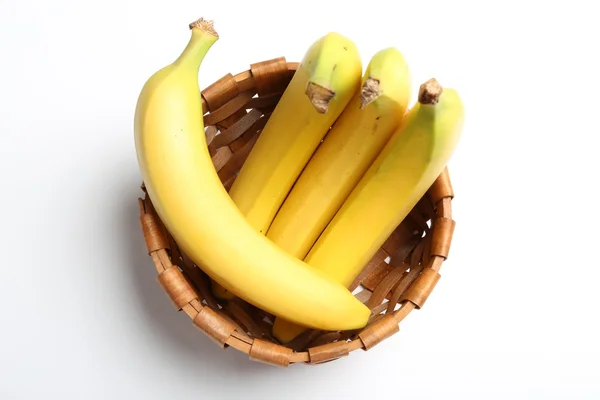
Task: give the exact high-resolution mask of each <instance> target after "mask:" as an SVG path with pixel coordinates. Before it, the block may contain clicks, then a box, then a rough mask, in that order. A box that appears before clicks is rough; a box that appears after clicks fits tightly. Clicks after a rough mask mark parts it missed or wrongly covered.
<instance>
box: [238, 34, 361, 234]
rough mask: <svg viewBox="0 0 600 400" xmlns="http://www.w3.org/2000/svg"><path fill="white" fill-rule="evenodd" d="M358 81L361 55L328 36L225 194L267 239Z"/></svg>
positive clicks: (306, 60)
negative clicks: (294, 187)
mask: <svg viewBox="0 0 600 400" xmlns="http://www.w3.org/2000/svg"><path fill="white" fill-rule="evenodd" d="M361 77H362V64H361V59H360V55H359V53H358V49H357V48H356V46H355V44H354V43H353V42H352V41H351V40H349V39H348V38H346V37H344V36H342V35H340V34H338V33H336V32H330V33H328V34H326V35H325V36H323V37H321V38H319V39H318V40H317V41H315V42H314V43H313V44H312V45H311V46H310V47H309V49H308V50H307V52H306V53H305V55H304V57H303V59H302V61H301V63H300V65H299V67H298V69H297V70H296V73H295V74H294V76H293V78H292V80H291V81H290V83H289V85H288V87H287V88H286V90H285V92H284V93H283V95H282V97H281V99H280V100H279V102H278V104H277V106H276V108H275V110H274V111H273V114H272V115H271V117H270V118H269V121H268V122H267V124H266V126H265V127H264V129H263V131H262V132H261V134H260V136H259V138H258V140H257V141H256V144H255V145H254V147H253V148H252V151H251V152H250V154H249V155H248V158H247V160H246V161H245V162H244V165H243V166H242V168H241V169H240V172H239V175H238V176H237V178H236V180H235V181H234V183H233V185H232V187H231V189H230V190H229V195H230V196H231V198H232V199H233V201H234V202H235V203H236V204H237V206H238V208H239V209H240V210H241V212H242V213H243V214H244V215H245V216H246V219H247V220H248V221H249V222H250V224H251V225H252V226H253V227H254V228H255V229H256V230H257V231H259V232H261V233H262V234H266V233H267V230H268V228H269V226H270V224H271V222H272V221H273V218H274V217H275V215H276V213H277V211H278V210H279V208H280V207H281V204H282V203H283V201H284V199H285V197H286V196H287V194H288V192H289V191H290V189H291V187H292V186H293V184H294V182H295V181H296V179H297V178H298V176H299V175H300V173H301V172H302V169H303V168H304V167H305V165H306V163H307V162H308V160H309V159H310V157H311V156H312V155H313V153H314V151H315V149H316V148H317V146H318V145H319V144H320V143H321V140H322V139H323V137H324V136H325V134H326V133H327V132H328V130H329V128H330V127H331V125H332V124H333V123H334V121H335V120H336V119H337V118H338V116H339V115H340V114H341V112H342V111H343V109H344V108H345V107H346V105H347V104H348V102H349V101H350V99H351V98H352V96H353V95H354V93H355V92H356V91H357V90H358V89H359V88H360V82H361Z"/></svg>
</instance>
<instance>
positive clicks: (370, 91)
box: [267, 47, 412, 259]
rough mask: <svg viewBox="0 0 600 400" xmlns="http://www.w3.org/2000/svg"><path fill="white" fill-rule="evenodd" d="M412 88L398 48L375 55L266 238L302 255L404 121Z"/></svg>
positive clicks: (405, 65)
mask: <svg viewBox="0 0 600 400" xmlns="http://www.w3.org/2000/svg"><path fill="white" fill-rule="evenodd" d="M411 90H412V89H411V80H410V74H409V68H408V65H407V63H406V61H405V59H404V57H403V56H402V54H401V53H400V52H399V51H398V50H396V49H395V48H393V47H392V48H387V49H383V50H381V51H379V52H377V53H376V54H375V55H373V57H372V58H371V61H370V62H369V65H368V66H367V69H366V71H365V74H364V75H363V78H362V90H359V91H357V92H356V94H355V95H354V97H353V98H352V100H351V102H350V103H349V104H348V106H347V107H346V108H345V109H344V111H343V112H342V114H341V115H340V117H339V118H338V119H337V120H336V122H335V125H334V126H333V128H332V129H331V130H330V131H329V133H328V134H327V136H326V137H325V139H324V141H323V143H322V144H321V146H319V148H318V149H317V151H316V152H315V154H314V155H313V157H312V158H311V159H310V161H309V162H308V164H307V166H306V168H305V169H304V170H303V171H302V173H301V174H300V177H299V178H298V180H297V182H296V183H295V184H294V186H293V188H292V190H291V192H290V193H289V195H288V197H287V198H286V199H285V201H284V203H283V205H282V206H281V208H280V209H279V211H278V213H277V215H276V216H275V219H274V220H273V223H272V224H271V227H270V228H269V230H268V231H267V237H268V238H269V239H271V240H272V241H273V242H275V244H277V245H278V246H279V247H281V248H283V249H284V250H285V251H287V252H288V253H291V254H292V255H294V256H295V257H298V258H300V259H304V257H305V256H306V254H307V253H308V251H309V250H310V248H311V246H312V245H313V244H314V242H315V241H316V239H317V237H318V236H319V234H320V233H321V232H322V231H323V229H324V228H325V227H326V226H327V223H328V222H329V221H330V219H331V218H332V217H333V215H334V214H335V212H336V211H337V210H338V209H339V207H340V206H341V205H342V203H343V201H344V200H345V199H346V197H347V196H348V195H349V194H350V191H351V190H352V189H353V188H354V186H355V185H356V184H357V182H358V180H359V179H360V178H361V176H362V175H363V174H364V173H365V171H366V170H367V168H368V167H369V165H370V164H371V163H372V162H373V160H374V159H375V157H376V156H377V154H378V153H379V152H380V151H381V149H382V148H383V146H384V145H385V143H386V141H387V140H388V139H389V137H390V136H391V134H392V133H393V132H394V130H395V128H396V127H397V126H398V125H399V124H400V122H401V121H402V118H403V117H404V114H405V112H406V109H407V107H408V103H409V101H410V95H411Z"/></svg>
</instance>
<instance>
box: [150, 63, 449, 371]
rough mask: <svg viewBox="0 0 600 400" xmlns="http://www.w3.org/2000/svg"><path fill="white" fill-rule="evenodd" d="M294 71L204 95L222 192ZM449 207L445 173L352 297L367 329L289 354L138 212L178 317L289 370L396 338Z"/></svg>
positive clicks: (226, 83)
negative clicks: (367, 314) (361, 306)
mask: <svg viewBox="0 0 600 400" xmlns="http://www.w3.org/2000/svg"><path fill="white" fill-rule="evenodd" d="M297 67H298V63H289V62H287V61H286V60H285V58H283V57H279V58H276V59H272V60H268V61H264V62H260V63H256V64H251V67H250V69H249V70H247V71H244V72H241V73H239V74H237V75H235V76H234V75H231V74H227V75H225V76H224V77H222V78H221V79H219V80H218V81H216V82H215V83H213V84H212V85H210V86H208V87H206V88H205V89H204V90H203V91H202V103H203V109H204V110H203V111H204V123H205V131H206V141H207V144H208V150H209V152H210V155H211V157H212V160H213V163H214V166H215V169H216V171H217V173H218V175H219V178H220V179H221V182H222V183H223V185H224V187H225V188H226V189H227V190H229V188H230V187H231V185H232V184H233V182H234V180H235V179H236V176H237V174H238V172H239V169H240V167H241V166H242V165H243V163H244V161H245V160H246V157H247V156H248V154H249V152H250V150H251V149H252V147H253V145H254V143H255V142H256V139H257V138H258V137H259V135H260V132H261V130H262V128H263V127H264V126H265V124H266V122H267V120H268V119H269V116H270V115H271V113H272V111H273V109H274V108H275V106H276V104H277V102H278V101H279V98H280V97H281V95H282V93H283V91H284V90H285V88H286V87H287V84H288V83H289V81H290V79H291V78H292V76H293V75H294V72H295V71H296V68H297ZM142 189H144V186H143V184H142ZM453 197H454V193H453V191H452V187H451V184H450V178H449V175H448V171H447V169H445V170H444V171H443V173H442V174H441V175H440V176H439V177H438V179H437V180H436V181H435V183H434V184H433V185H432V187H431V188H430V189H429V191H428V192H427V194H426V195H425V196H424V197H423V198H422V199H421V200H420V201H419V203H418V204H417V205H416V206H415V207H414V209H413V210H412V211H411V213H410V214H409V215H408V216H407V217H406V218H405V219H404V220H403V221H402V223H401V224H400V225H399V226H398V227H397V228H396V229H395V230H394V232H393V233H392V234H391V236H390V237H389V238H388V239H387V241H386V242H385V243H384V244H383V246H381V248H380V249H379V250H378V251H377V253H376V254H375V256H374V257H373V258H372V259H371V261H369V263H368V264H367V265H365V267H364V269H363V271H362V273H361V274H360V275H359V276H358V277H357V279H356V280H355V281H354V283H353V284H352V286H351V287H350V288H349V289H350V290H352V291H353V293H355V296H356V297H357V298H359V299H360V300H361V301H362V302H363V303H365V304H366V305H367V306H368V307H369V308H370V309H371V310H372V316H371V319H370V321H369V324H368V325H367V326H366V327H365V328H363V329H362V330H357V331H346V332H339V331H338V332H331V331H317V330H308V331H306V332H304V333H303V334H301V335H300V336H298V337H297V338H296V339H295V340H294V341H292V342H291V343H288V344H285V345H282V344H281V343H279V342H278V341H277V340H276V339H275V338H274V337H273V336H272V335H271V328H272V324H273V320H274V318H273V316H272V315H270V314H269V313H267V312H265V311H263V310H261V309H258V308H256V307H254V306H253V305H251V304H249V303H247V302H245V301H243V300H241V299H239V298H234V299H233V300H221V299H219V298H217V297H216V296H215V295H214V294H213V292H212V290H211V285H210V283H209V278H208V277H207V275H206V274H205V273H204V272H203V271H202V270H201V269H200V268H198V267H197V266H196V265H195V264H194V263H193V262H192V261H191V260H190V259H189V258H188V257H186V255H185V254H182V253H181V251H180V250H179V248H178V247H177V244H176V243H175V242H174V240H173V238H172V237H171V236H170V235H169V233H168V232H167V230H166V229H165V227H164V225H163V224H162V223H161V221H160V219H159V217H158V216H157V215H156V212H155V211H154V208H153V207H152V203H151V201H150V199H149V197H148V195H147V194H146V193H145V192H144V196H143V198H140V199H139V204H140V215H141V222H142V228H143V232H144V236H145V239H146V244H147V247H148V253H149V255H150V256H151V257H152V260H153V262H154V264H155V266H156V268H157V271H158V274H159V275H158V280H159V282H160V284H161V285H162V287H163V288H164V290H165V292H166V293H167V294H168V296H169V297H170V298H171V300H172V301H173V303H174V305H175V307H176V309H177V310H183V311H184V312H186V314H188V316H190V318H191V319H192V320H193V323H194V325H196V326H197V327H198V328H199V329H200V330H201V331H203V332H204V333H206V334H207V335H208V336H209V337H210V338H211V339H213V341H214V342H215V343H217V344H218V345H219V346H221V347H223V348H226V347H234V348H237V349H238V350H240V351H242V352H245V353H246V354H248V355H249V356H250V358H251V359H253V360H256V361H260V362H264V363H268V364H272V365H277V366H287V365H289V364H290V363H300V362H301V363H310V364H318V363H323V362H327V361H332V360H335V359H337V358H340V357H343V356H345V355H348V354H349V353H350V352H351V351H353V350H358V349H363V350H368V349H370V348H372V347H373V346H375V345H376V344H378V343H380V342H381V341H382V340H384V339H385V338H387V337H389V336H391V335H392V334H394V333H396V332H397V331H398V329H399V327H398V324H399V323H400V322H401V321H402V320H403V319H404V318H405V317H406V316H407V315H408V314H409V313H410V312H411V311H413V310H415V309H419V308H421V307H422V306H423V304H424V303H425V301H426V300H427V297H428V296H429V294H430V293H431V291H432V290H433V288H434V287H435V284H436V283H437V281H438V280H439V278H440V275H439V269H440V267H441V265H442V263H443V261H444V260H445V259H446V258H447V256H448V251H449V249H450V243H451V240H452V234H453V231H454V225H455V223H454V220H453V219H452V208H451V201H452V199H453Z"/></svg>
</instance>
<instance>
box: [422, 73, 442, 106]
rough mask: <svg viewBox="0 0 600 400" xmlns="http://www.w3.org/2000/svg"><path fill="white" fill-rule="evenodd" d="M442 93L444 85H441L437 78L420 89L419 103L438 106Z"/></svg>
mask: <svg viewBox="0 0 600 400" xmlns="http://www.w3.org/2000/svg"><path fill="white" fill-rule="evenodd" d="M442 91H443V89H442V85H440V83H439V82H438V81H437V80H436V79H435V78H431V79H429V80H428V81H427V82H424V83H423V84H421V86H420V87H419V103H421V104H430V105H434V104H437V102H438V101H439V100H440V95H441V94H442Z"/></svg>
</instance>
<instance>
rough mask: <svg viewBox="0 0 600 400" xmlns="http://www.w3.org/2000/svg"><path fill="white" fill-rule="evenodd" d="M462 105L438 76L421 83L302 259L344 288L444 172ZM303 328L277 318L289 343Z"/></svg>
mask: <svg viewBox="0 0 600 400" xmlns="http://www.w3.org/2000/svg"><path fill="white" fill-rule="evenodd" d="M463 120H464V107H463V103H462V101H461V99H460V97H459V95H458V93H457V92H456V91H455V90H453V89H444V90H443V93H442V88H441V86H440V85H439V84H438V82H437V81H435V80H434V79H432V80H430V81H427V82H426V83H424V84H423V85H421V87H420V91H419V102H418V103H417V104H416V105H415V106H414V107H413V108H412V109H411V110H410V111H409V112H408V114H407V115H406V117H405V119H404V121H403V122H402V124H401V126H400V127H399V128H398V129H397V130H396V131H395V132H394V133H393V135H392V137H391V138H390V140H389V141H388V143H387V144H386V145H385V147H384V149H383V150H382V151H381V153H380V154H379V155H378V157H377V158H376V159H375V161H374V162H373V164H372V165H371V166H370V167H369V169H368V170H367V172H366V173H365V175H364V176H363V177H362V178H361V179H360V181H359V183H358V185H357V186H356V188H354V190H353V191H352V193H351V194H350V196H349V197H348V198H347V199H346V201H345V202H344V204H343V205H342V207H341V208H340V210H339V211H338V212H337V213H336V215H335V217H334V218H333V219H332V221H331V222H330V223H329V224H328V225H327V228H325V230H324V231H323V233H322V235H321V236H320V237H319V239H318V240H317V242H316V243H315V245H314V246H313V247H312V249H311V250H310V252H309V253H308V255H307V256H306V258H305V259H304V261H305V262H306V263H308V264H309V265H310V266H311V267H313V268H316V269H318V270H320V271H323V272H325V273H326V274H327V276H329V277H330V278H332V279H334V280H336V281H337V282H340V283H341V284H342V285H344V286H345V287H348V286H350V285H351V284H352V282H353V281H354V279H355V278H356V276H357V275H358V274H359V273H360V271H361V270H362V269H363V268H364V266H365V265H366V264H367V262H368V261H369V260H370V259H371V258H372V257H373V255H374V254H375V252H376V251H377V249H379V248H380V247H381V245H382V244H383V242H384V241H385V240H386V239H387V238H388V237H389V236H390V235H391V233H392V231H393V230H394V229H395V228H396V227H397V226H398V225H399V224H400V222H402V220H403V219H404V218H405V217H406V215H408V213H409V212H410V211H411V210H412V209H413V207H414V206H415V205H416V204H417V202H418V201H419V199H421V197H423V195H424V194H425V193H426V191H427V189H428V188H429V187H430V186H431V185H432V184H433V182H434V181H435V179H436V178H437V177H438V176H439V174H440V173H441V172H442V170H443V169H444V167H445V166H446V164H447V162H448V161H449V159H450V157H451V155H452V153H453V152H454V149H455V147H456V145H457V143H458V141H459V139H460V135H461V131H462V125H463ZM303 330H304V329H303V328H302V327H300V326H298V325H297V324H293V322H290V321H285V320H282V319H277V320H276V326H275V327H274V334H275V333H276V334H277V337H278V339H279V340H282V341H283V342H288V341H290V340H292V339H293V338H294V337H295V336H296V335H298V334H299V333H301V332H302V331H303Z"/></svg>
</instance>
